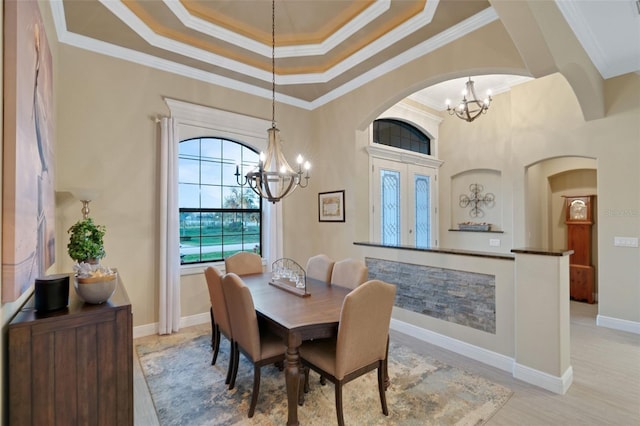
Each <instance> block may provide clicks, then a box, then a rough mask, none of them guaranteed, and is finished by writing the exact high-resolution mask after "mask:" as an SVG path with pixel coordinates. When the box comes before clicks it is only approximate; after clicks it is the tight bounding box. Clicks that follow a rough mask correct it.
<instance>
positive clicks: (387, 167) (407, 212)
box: [372, 158, 437, 248]
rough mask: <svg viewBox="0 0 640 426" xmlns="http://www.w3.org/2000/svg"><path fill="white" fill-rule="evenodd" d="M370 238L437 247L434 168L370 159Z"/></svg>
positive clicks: (377, 240) (387, 241) (416, 245)
mask: <svg viewBox="0 0 640 426" xmlns="http://www.w3.org/2000/svg"><path fill="white" fill-rule="evenodd" d="M372 165H373V167H372V173H373V176H372V182H373V194H372V195H373V197H372V198H373V206H372V208H373V210H372V213H373V221H372V223H373V227H372V232H373V236H372V238H373V240H374V241H376V242H380V243H381V244H385V245H410V246H415V247H420V248H428V247H434V246H437V238H436V232H435V230H437V223H436V221H437V210H436V200H437V194H436V179H437V178H436V169H434V168H431V167H426V166H419V165H415V164H407V163H402V162H398V161H392V160H384V159H380V158H373V161H372Z"/></svg>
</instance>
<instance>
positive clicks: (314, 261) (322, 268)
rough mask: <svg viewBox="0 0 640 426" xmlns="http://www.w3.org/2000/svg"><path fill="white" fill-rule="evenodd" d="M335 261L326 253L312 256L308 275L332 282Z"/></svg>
mask: <svg viewBox="0 0 640 426" xmlns="http://www.w3.org/2000/svg"><path fill="white" fill-rule="evenodd" d="M334 263H335V262H334V261H333V259H331V258H330V257H329V256H327V255H326V254H318V255H316V256H312V257H310V258H309V260H308V261H307V277H309V278H315V279H316V280H320V281H324V282H326V283H329V282H331V273H332V272H333V264H334Z"/></svg>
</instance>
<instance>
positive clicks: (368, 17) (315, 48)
mask: <svg viewBox="0 0 640 426" xmlns="http://www.w3.org/2000/svg"><path fill="white" fill-rule="evenodd" d="M438 1H439V0H438ZM390 7H391V0H378V1H376V2H375V3H374V4H373V5H371V6H369V7H368V8H367V9H366V10H364V11H363V12H362V13H360V14H359V15H358V16H356V17H355V18H354V19H352V20H351V21H349V23H348V24H347V25H344V26H343V27H341V28H340V29H339V30H337V31H336V32H334V33H333V34H332V35H331V36H329V37H327V39H325V40H323V41H322V43H319V44H307V45H300V46H282V47H280V48H278V47H276V52H275V53H276V58H292V57H300V56H316V55H325V54H327V53H328V52H329V51H331V50H332V49H334V48H336V47H337V46H338V45H339V44H340V43H342V42H344V41H345V40H346V39H348V38H349V37H351V36H352V35H353V34H354V33H356V32H357V31H359V30H360V29H362V28H364V27H365V26H366V25H367V24H369V23H370V22H371V21H373V20H374V19H376V18H377V17H379V16H380V15H382V14H383V13H384V12H386V11H387V10H389V8H390ZM403 25H404V24H403Z"/></svg>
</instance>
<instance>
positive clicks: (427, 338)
mask: <svg viewBox="0 0 640 426" xmlns="http://www.w3.org/2000/svg"><path fill="white" fill-rule="evenodd" d="M391 329H392V330H396V331H399V332H400V333H404V334H408V335H409V336H412V337H415V338H416V339H420V340H422V341H424V342H427V343H431V344H433V345H436V346H440V347H441V348H444V349H447V350H450V351H452V352H455V353H458V354H460V355H464V356H466V357H467V358H471V359H474V360H476V361H480V362H481V363H483V364H487V365H490V366H492V367H495V368H498V369H500V370H503V371H508V372H510V373H511V372H512V371H513V363H514V360H513V358H510V357H508V356H505V355H502V354H499V353H497V352H493V351H490V350H488V349H484V348H481V347H479V346H475V345H472V344H469V343H465V342H463V341H461V340H457V339H454V338H452V337H448V336H445V335H442V334H439V333H435V332H433V331H430V330H427V329H424V328H421V327H417V326H415V325H412V324H409V323H406V322H404V321H398V320H395V319H393V318H392V319H391Z"/></svg>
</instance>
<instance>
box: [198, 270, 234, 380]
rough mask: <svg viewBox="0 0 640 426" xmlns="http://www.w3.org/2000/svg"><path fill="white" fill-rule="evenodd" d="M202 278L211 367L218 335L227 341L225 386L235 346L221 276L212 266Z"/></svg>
mask: <svg viewBox="0 0 640 426" xmlns="http://www.w3.org/2000/svg"><path fill="white" fill-rule="evenodd" d="M204 276H205V279H206V281H207V287H208V289H209V299H210V300H211V308H210V310H209V313H210V316H211V345H212V347H213V358H212V359H211V365H215V364H216V360H217V358H218V354H219V353H220V335H223V336H224V337H226V338H227V340H229V344H230V350H229V367H228V368H227V378H226V380H225V383H226V384H229V382H230V381H231V366H232V361H233V357H234V349H235V346H234V344H233V334H231V322H230V321H229V313H228V312H227V303H226V301H225V299H224V293H223V291H222V274H221V273H220V271H219V270H218V269H217V268H214V267H212V266H209V267H207V268H206V269H205V270H204Z"/></svg>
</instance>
